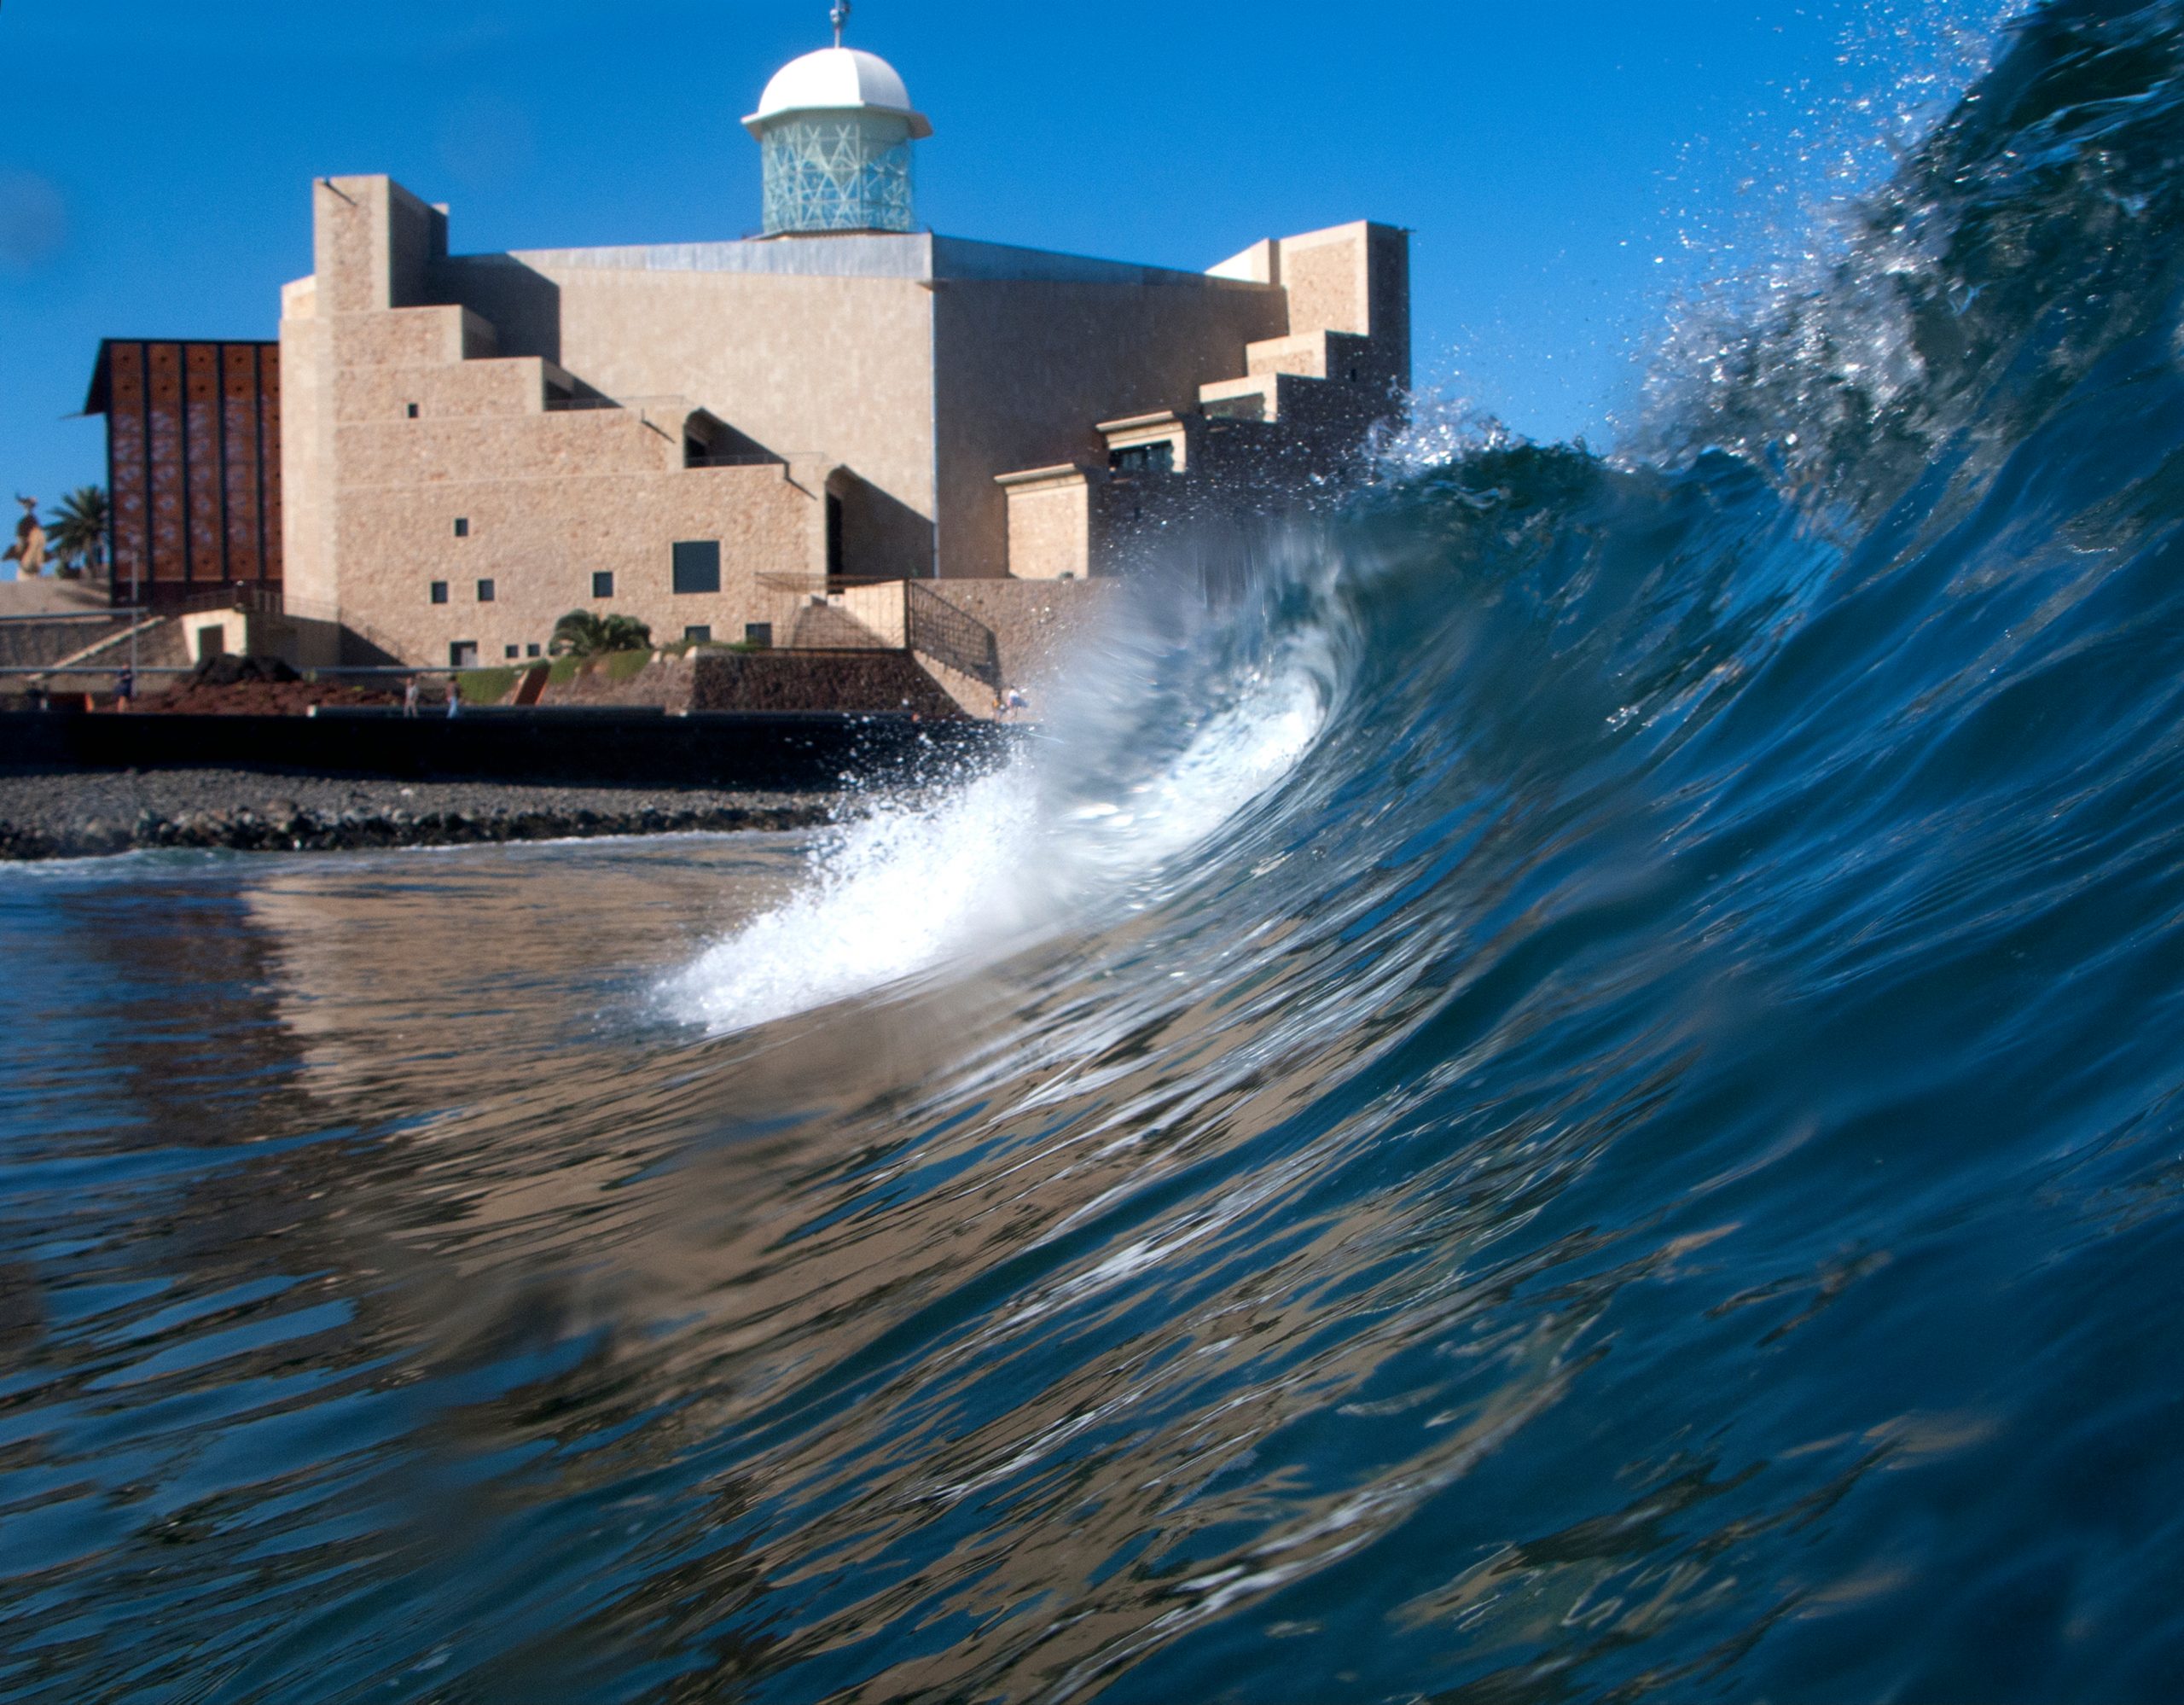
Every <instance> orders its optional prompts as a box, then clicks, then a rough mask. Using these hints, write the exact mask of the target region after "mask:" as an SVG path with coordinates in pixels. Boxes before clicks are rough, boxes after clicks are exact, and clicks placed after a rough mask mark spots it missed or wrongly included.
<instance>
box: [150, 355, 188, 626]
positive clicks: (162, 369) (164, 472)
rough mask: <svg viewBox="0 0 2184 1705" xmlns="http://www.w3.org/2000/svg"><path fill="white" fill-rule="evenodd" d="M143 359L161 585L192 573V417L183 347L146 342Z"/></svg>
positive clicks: (156, 576)
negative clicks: (147, 373)
mask: <svg viewBox="0 0 2184 1705" xmlns="http://www.w3.org/2000/svg"><path fill="white" fill-rule="evenodd" d="M144 359H145V364H146V365H147V366H148V368H149V369H150V370H151V375H152V384H151V398H150V402H149V405H148V422H149V427H148V432H149V436H150V438H151V441H152V463H151V482H152V578H151V584H152V585H158V584H159V583H160V582H161V581H163V580H166V581H173V580H187V579H189V485H188V480H187V476H188V474H189V448H188V445H187V444H186V443H185V441H184V439H183V434H184V433H185V432H186V431H187V430H188V428H189V417H188V416H187V414H186V413H185V412H184V410H183V405H182V346H181V345H180V344H178V343H154V344H148V345H147V346H145V349H144Z"/></svg>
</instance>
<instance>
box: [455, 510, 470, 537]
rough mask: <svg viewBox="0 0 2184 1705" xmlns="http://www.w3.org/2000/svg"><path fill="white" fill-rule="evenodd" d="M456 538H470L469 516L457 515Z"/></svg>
mask: <svg viewBox="0 0 2184 1705" xmlns="http://www.w3.org/2000/svg"><path fill="white" fill-rule="evenodd" d="M455 536H456V538H469V537H470V517H469V516H468V515H457V516H456V518H455Z"/></svg>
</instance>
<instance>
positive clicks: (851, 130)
mask: <svg viewBox="0 0 2184 1705" xmlns="http://www.w3.org/2000/svg"><path fill="white" fill-rule="evenodd" d="M744 124H745V125H746V127H747V128H748V129H749V130H750V131H751V133H752V135H753V136H755V137H758V144H759V147H760V148H761V150H762V152H763V154H764V160H765V232H766V235H767V236H795V235H797V234H799V233H820V232H828V231H910V230H915V229H916V228H917V198H916V192H915V173H914V169H913V163H912V160H911V153H912V148H913V146H914V144H915V143H918V142H919V141H921V140H922V139H923V138H924V137H929V136H931V135H932V125H931V124H929V123H928V122H927V121H926V119H925V116H924V115H923V114H922V113H918V112H916V111H915V109H913V108H912V107H911V106H910V97H909V90H907V89H905V88H904V87H903V79H901V78H900V77H899V76H897V74H896V72H895V69H894V67H892V66H891V65H889V64H888V63H887V62H886V61H885V60H883V59H880V58H879V57H878V56H876V55H873V54H868V53H863V52H860V51H858V50H857V49H850V48H839V47H837V48H831V49H824V50H822V51H821V52H819V53H813V54H806V55H804V57H803V58H802V59H799V60H796V61H793V62H792V63H790V64H789V65H787V66H785V67H782V68H781V71H780V72H778V73H775V77H774V79H773V81H772V82H770V83H769V84H767V85H766V92H765V95H764V97H763V99H762V100H761V101H760V102H759V107H758V112H757V113H753V114H752V116H751V117H750V118H748V119H745V120H744Z"/></svg>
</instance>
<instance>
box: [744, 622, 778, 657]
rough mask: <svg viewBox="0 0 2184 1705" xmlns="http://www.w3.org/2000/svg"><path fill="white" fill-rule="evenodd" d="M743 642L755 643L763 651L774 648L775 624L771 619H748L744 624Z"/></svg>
mask: <svg viewBox="0 0 2184 1705" xmlns="http://www.w3.org/2000/svg"><path fill="white" fill-rule="evenodd" d="M743 643H745V644H746V645H755V646H757V647H758V649H759V650H761V651H770V650H772V649H774V625H773V623H771V622H770V621H746V622H745V623H744V624H743Z"/></svg>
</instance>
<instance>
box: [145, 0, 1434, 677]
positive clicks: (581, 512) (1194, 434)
mask: <svg viewBox="0 0 2184 1705" xmlns="http://www.w3.org/2000/svg"><path fill="white" fill-rule="evenodd" d="M848 10H849V9H848V7H847V6H846V5H843V6H839V7H838V8H837V9H836V11H835V16H834V24H835V32H836V33H835V37H834V42H833V43H832V44H825V43H823V42H822V44H818V45H816V48H815V49H814V50H813V51H811V52H809V53H806V54H804V55H801V56H799V57H797V58H795V59H793V60H792V61H790V62H789V63H787V65H785V66H782V67H781V68H780V69H779V70H778V71H777V72H775V73H774V74H773V75H772V76H771V77H770V79H767V80H766V81H765V82H764V86H763V90H762V92H760V93H759V94H758V98H757V101H756V103H755V105H753V106H752V107H751V108H750V110H749V115H748V117H747V118H746V119H744V121H743V122H744V125H745V127H746V129H747V131H749V133H750V135H751V137H752V138H754V139H755V142H756V145H757V146H756V153H757V155H758V158H757V160H755V161H754V162H753V164H754V165H755V166H757V167H758V171H757V172H756V173H754V176H756V177H758V180H759V182H760V183H761V185H762V187H763V193H762V196H761V201H760V217H759V220H758V225H757V226H756V228H754V229H752V230H749V231H747V232H746V233H745V234H743V235H741V236H737V235H733V234H721V233H718V232H714V233H712V234H707V233H706V230H705V229H704V227H705V226H706V224H707V223H708V222H709V220H710V219H711V218H712V215H711V213H710V212H709V210H707V209H705V208H700V207H694V208H693V209H692V210H691V212H690V214H689V218H688V227H687V228H686V229H684V230H681V231H677V232H665V233H662V234H661V236H660V240H659V241H650V242H644V243H637V244H630V245H624V246H619V247H607V248H568V247H550V246H548V247H529V248H523V249H516V250H510V251H507V252H501V253H462V252H460V251H458V250H457V249H456V248H455V247H453V246H452V245H451V244H450V232H451V224H452V221H451V218H450V210H449V209H448V208H447V207H445V206H444V205H434V204H432V203H430V202H427V201H425V200H423V199H422V198H421V197H419V196H417V195H414V194H412V193H411V192H410V190H408V189H404V187H403V186H401V185H400V184H398V183H394V182H393V181H392V179H390V178H388V177H375V176H357V177H321V178H318V179H317V180H315V181H314V182H313V183H312V185H311V200H312V212H313V230H314V237H313V256H312V261H313V264H312V267H311V271H310V272H309V274H308V275H307V276H304V277H301V278H299V279H298V280H297V281H296V282H293V283H291V284H289V285H288V286H287V287H286V288H284V289H283V290H282V293H281V300H282V316H281V337H280V345H279V349H278V363H277V385H278V396H279V404H278V409H277V418H276V420H275V422H274V424H273V428H272V435H274V436H276V437H277V439H278V446H277V462H278V467H279V470H280V479H279V481H278V486H279V489H278V491H277V492H276V493H275V496H276V498H277V500H278V503H279V505H280V526H279V537H280V538H281V540H282V544H283V550H282V575H283V584H282V598H283V601H284V604H285V608H286V611H287V616H288V621H289V623H290V626H291V627H292V629H293V633H294V635H295V636H296V637H295V639H294V649H296V650H297V652H298V654H299V655H297V657H296V658H295V659H294V660H296V661H298V662H301V663H312V662H319V663H326V662H333V661H336V660H343V659H357V658H364V657H369V658H373V659H388V658H392V659H393V660H398V661H401V662H404V663H412V664H418V665H431V666H443V667H444V666H461V665H462V664H466V663H474V664H480V665H484V664H502V663H506V662H510V661H522V660H529V659H530V658H531V656H533V655H536V654H537V653H538V652H540V651H541V650H543V648H544V646H545V643H546V642H547V641H548V640H549V637H550V636H551V634H552V631H553V629H554V626H555V622H556V621H557V620H559V619H560V618H561V616H562V615H564V614H566V613H567V612H569V611H570V610H572V609H579V608H581V609H589V610H591V611H593V612H595V613H596V614H601V615H610V614H619V615H628V616H632V617H635V618H636V619H637V620H641V621H642V622H644V623H645V624H647V625H648V626H649V627H650V629H651V630H652V632H653V637H654V638H655V640H657V641H669V640H682V639H686V638H687V639H688V640H689V641H690V642H691V643H693V644H696V645H700V646H702V645H704V644H706V643H715V644H718V643H724V642H735V643H745V644H751V645H768V644H770V645H771V646H773V647H775V648H777V649H779V648H795V647H799V646H800V645H804V644H806V643H810V644H815V645H816V644H818V643H846V642H849V641H854V642H855V643H872V644H878V645H883V646H888V647H893V648H896V649H903V648H906V647H907V648H908V649H910V650H911V651H912V652H913V653H914V654H915V655H917V656H918V657H919V658H920V659H921V662H922V663H923V664H924V665H928V666H930V667H931V669H932V672H934V673H935V675H936V677H937V678H939V679H941V680H942V681H943V683H944V684H945V685H947V686H948V687H949V688H950V690H951V691H955V692H956V693H957V695H958V697H959V698H961V700H963V701H965V702H966V703H967V704H969V705H972V706H973V707H976V706H977V705H978V704H979V703H985V704H986V705H987V706H989V707H990V701H991V694H990V687H991V685H992V684H993V680H997V679H1000V678H1003V677H1006V676H1007V675H1008V672H1009V671H1010V670H1011V668H1012V667H1013V666H1014V665H1013V664H1012V662H1011V649H1012V645H1013V644H1014V641H1013V640H1012V637H1011V636H1012V635H1014V634H1016V633H1017V632H1018V631H1019V630H1023V629H1024V628H1025V624H1026V623H1027V622H1031V620H1032V617H1031V614H1027V613H1029V612H1035V611H1036V612H1043V613H1044V614H1042V615H1040V616H1039V620H1041V621H1045V620H1048V618H1049V617H1052V616H1053V615H1054V613H1055V612H1057V611H1066V609H1067V608H1071V607H1074V606H1077V605H1079V604H1083V603H1084V602H1087V601H1095V600H1096V598H1097V597H1098V596H1099V595H1100V583H1101V582H1102V581H1103V580H1105V579H1109V578H1111V577H1112V576H1115V575H1118V574H1125V573H1134V572H1140V571H1143V570H1147V569H1155V568H1158V567H1160V566H1161V564H1162V562H1164V561H1165V560H1167V559H1168V558H1169V557H1170V556H1172V555H1173V554H1174V552H1175V550H1176V549H1177V548H1178V547H1177V544H1176V542H1177V541H1178V540H1185V541H1188V540H1190V539H1193V538H1199V537H1200V536H1201V535H1202V534H1203V532H1204V530H1205V525H1207V524H1208V518H1209V517H1215V518H1217V517H1220V516H1222V515H1232V514H1234V512H1235V511H1237V510H1238V509H1246V508H1260V509H1264V508H1267V507H1270V506H1278V505H1279V504H1280V503H1282V502H1284V501H1286V500H1287V496H1288V495H1291V494H1294V493H1296V492H1301V491H1304V490H1308V489H1313V488H1316V487H1318V486H1324V484H1325V482H1326V481H1327V480H1328V479H1330V478H1331V477H1335V476H1339V474H1340V472H1341V470H1342V469H1343V468H1344V467H1345V465H1346V463H1349V462H1350V460H1351V459H1352V458H1354V457H1355V456H1356V452H1357V451H1358V448H1359V446H1360V445H1362V443H1363V441H1364V440H1365V439H1366V437H1367V436H1368V434H1369V433H1370V431H1371V430H1372V428H1373V427H1374V424H1375V423H1376V422H1380V421H1383V420H1385V419H1387V418H1388V417H1390V416H1391V415H1392V414H1394V413H1396V412H1397V411H1398V410H1400V409H1401V408H1402V406H1403V398H1404V394H1405V392H1406V388H1407V387H1408V385H1409V377H1410V309H1409V249H1408V239H1407V237H1406V236H1405V234H1404V233H1403V231H1401V230H1396V229H1394V228H1392V227H1390V226H1387V225H1383V224H1372V223H1369V222H1363V221H1360V222H1356V223H1353V224H1341V225H1336V226H1332V227H1329V228H1327V229H1325V230H1316V231H1312V232H1308V233H1305V234H1304V235H1301V236H1289V237H1281V238H1264V239H1262V240H1260V241H1256V242H1253V243H1252V244H1250V245H1249V246H1248V247H1245V248H1244V249H1242V250H1241V251H1240V252H1239V253H1234V254H1232V255H1230V256H1229V259H1225V260H1222V261H1219V262H1218V263H1217V264H1216V265H1211V266H1210V267H1208V268H1207V269H1206V270H1205V271H1185V270H1181V269H1176V268H1172V267H1165V266H1155V265H1141V264H1138V263H1136V262H1131V261H1126V260H1107V259H1094V258H1092V257H1089V256H1083V255H1076V254H1067V253H1053V252H1050V251H1046V250H1040V249H1032V248H1025V247H1015V246H1012V245H1009V244H1007V243H1001V242H994V241H984V240H979V239H973V238H967V237H960V236H948V235H944V234H941V233H937V232H934V231H932V230H929V229H927V228H926V227H925V226H924V225H923V224H921V221H920V219H919V218H918V211H917V206H916V172H915V164H916V157H917V155H918V154H919V152H920V151H921V149H922V148H925V147H926V139H927V138H928V137H932V135H933V126H932V123H931V122H930V121H929V120H928V119H927V118H926V116H925V114H924V113H922V112H921V111H920V110H919V108H917V107H916V105H915V103H914V102H913V101H912V99H911V96H910V92H909V86H908V84H906V83H905V80H904V79H903V76H902V75H901V74H900V73H898V72H897V70H896V68H895V67H894V66H893V65H892V64H891V63H890V62H889V61H888V59H887V58H883V57H882V56H881V55H880V53H878V52H877V51H874V50H873V49H875V48H878V47H880V46H883V45H884V46H886V47H888V48H889V49H890V51H891V52H893V53H902V54H907V53H908V51H909V49H911V48H912V47H913V45H914V44H908V43H880V42H872V43H871V44H869V45H868V44H867V42H866V40H865V38H863V36H862V35H860V38H859V40H858V41H857V43H856V44H851V43H849V42H846V41H845V40H844V39H843V38H842V34H841V32H842V27H843V26H844V25H845V22H846V21H847V13H848ZM862 26H863V20H862V19H860V29H861V30H862ZM911 68H912V70H913V71H915V63H914V62H912V66H911ZM934 158H935V160H937V161H944V156H935V157H934ZM935 169H942V170H944V169H945V168H944V165H941V166H937V167H936V168H935ZM1250 218H1251V214H1250V212H1249V209H1248V208H1246V207H1237V208H1234V209H1229V210H1226V211H1220V210H1215V211H1209V212H1208V213H1207V215H1206V219H1207V224H1208V228H1209V229H1208V248H1209V250H1210V252H1211V253H1213V254H1220V253H1223V250H1224V249H1226V248H1229V247H1234V228H1235V226H1237V225H1238V224H1244V225H1246V227H1248V223H1249V220H1250ZM1224 231H1225V232H1227V233H1229V241H1228V242H1226V243H1224V242H1222V241H1221V236H1222V234H1223V232H1224ZM267 353H268V356H269V358H270V355H271V353H272V352H270V351H269V352H267ZM114 394H116V395H119V394H121V393H120V392H119V391H117V392H115V393H114ZM130 394H131V395H133V394H134V393H130ZM139 424H140V425H141V423H139ZM143 436H144V434H142V433H141V432H140V433H139V434H138V437H139V438H142V437H143ZM131 441H132V442H134V441H136V439H132V440H131ZM150 441H153V442H154V443H156V442H158V441H159V438H158V434H156V433H153V434H150ZM267 448H268V454H269V455H270V454H272V453H273V446H271V445H268V447H267ZM156 472H157V470H154V475H156ZM155 483H156V481H155ZM159 524H160V512H157V506H156V505H147V506H146V512H145V514H144V515H141V516H132V517H130V518H128V519H127V521H126V525H124V524H123V523H122V521H121V520H120V519H119V518H118V522H117V527H116V541H115V543H116V549H117V553H118V557H119V560H118V562H117V565H116V573H115V579H116V581H117V584H126V583H127V582H128V580H129V579H130V570H131V560H132V559H131V553H132V552H133V553H135V559H134V560H137V561H138V562H141V563H142V566H143V567H144V568H145V571H146V573H145V579H146V580H147V582H148V591H149V593H150V595H151V596H153V597H154V599H155V600H156V599H158V598H160V597H163V596H175V595H177V594H178V593H182V592H183V591H184V590H185V589H186V588H187V587H188V585H189V581H188V579H187V578H186V577H187V575H188V574H189V572H190V570H189V567H187V563H188V560H189V559H188V553H183V559H182V560H183V562H184V564H185V566H184V567H183V569H182V570H181V571H180V573H181V574H182V575H183V577H184V578H183V579H175V578H174V577H175V575H176V573H177V570H176V569H175V568H174V567H173V566H172V564H173V562H174V561H175V559H174V557H173V556H172V554H171V553H169V552H166V551H164V550H161V549H160V548H159V544H158V540H157V539H156V538H154V534H153V532H152V529H153V528H154V527H156V526H157V525H159ZM131 529H134V530H133V531H131ZM1194 529H1195V531H1194ZM1184 548H1186V549H1195V548H1196V547H1195V546H1194V545H1186V546H1185V547H1184ZM163 577H164V578H163ZM936 601H938V602H936ZM942 607H944V608H947V609H949V610H952V611H953V612H954V613H955V614H954V615H953V616H949V617H935V616H934V614H933V613H934V612H935V610H936V609H938V608H942ZM917 610H923V611H925V612H926V614H927V616H928V617H929V618H932V619H931V620H926V622H925V623H924V624H923V625H922V626H921V624H920V622H919V620H917V618H916V616H915V614H914V612H915V611H917ZM906 611H910V612H913V614H905V612H906ZM942 628H948V629H949V630H950V631H953V632H954V633H955V634H956V641H952V642H950V645H949V646H948V647H945V648H944V649H949V651H950V655H948V656H947V657H942V656H940V655H938V653H937V652H934V651H932V649H931V646H932V645H934V644H938V643H939V641H938V640H937V639H935V638H934V637H933V636H934V635H935V634H937V633H938V632H939V631H940V630H941V629H942ZM981 634H984V635H986V636H987V638H986V639H983V640H982V639H981V638H980V637H979V636H980V635H981ZM860 636H861V637H860ZM921 636H922V637H921ZM965 636H967V638H966V637H965ZM921 646H922V647H924V648H925V649H921ZM989 677H991V678H993V679H989Z"/></svg>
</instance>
